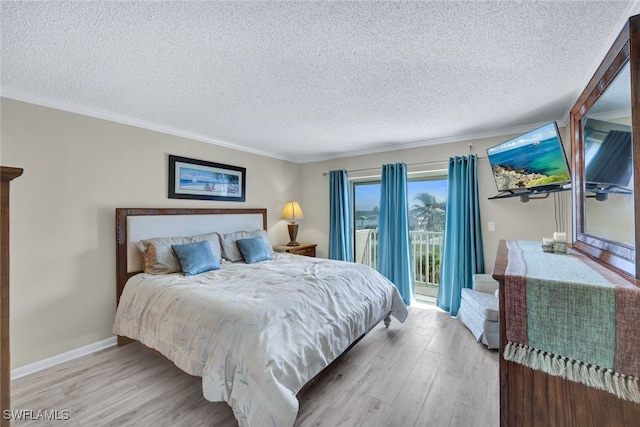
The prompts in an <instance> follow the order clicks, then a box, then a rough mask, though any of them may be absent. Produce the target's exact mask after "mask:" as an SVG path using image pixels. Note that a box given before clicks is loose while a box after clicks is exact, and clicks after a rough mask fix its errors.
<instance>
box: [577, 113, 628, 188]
mask: <svg viewBox="0 0 640 427" xmlns="http://www.w3.org/2000/svg"><path fill="white" fill-rule="evenodd" d="M584 136H585V137H584V162H585V183H586V186H587V189H589V188H599V189H608V188H610V187H622V188H624V187H627V186H628V185H629V183H630V181H631V176H632V174H633V146H632V142H631V126H627V125H623V124H619V123H612V122H606V121H603V120H595V119H592V118H589V119H587V120H586V121H585V125H584Z"/></svg>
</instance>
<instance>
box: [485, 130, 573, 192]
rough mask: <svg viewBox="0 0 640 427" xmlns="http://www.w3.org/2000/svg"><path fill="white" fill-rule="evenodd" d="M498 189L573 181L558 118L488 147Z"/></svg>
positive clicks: (522, 187) (517, 188) (510, 189)
mask: <svg viewBox="0 0 640 427" xmlns="http://www.w3.org/2000/svg"><path fill="white" fill-rule="evenodd" d="M487 156H488V158H489V163H491V169H492V170H493V177H494V178H495V180H496V186H497V187H498V191H512V190H519V189H527V188H528V189H531V188H536V187H543V186H553V187H556V186H559V185H563V184H566V183H568V182H570V179H569V165H568V163H567V157H566V156H565V154H564V149H563V148H562V141H561V140H560V133H559V132H558V127H557V126H556V124H555V122H552V123H549V124H548V125H545V126H542V127H540V128H538V129H534V130H532V131H531V132H527V133H525V134H523V135H520V136H518V137H516V138H513V139H510V140H508V141H505V142H503V143H502V144H498V145H496V146H495V147H491V148H489V149H488V150H487Z"/></svg>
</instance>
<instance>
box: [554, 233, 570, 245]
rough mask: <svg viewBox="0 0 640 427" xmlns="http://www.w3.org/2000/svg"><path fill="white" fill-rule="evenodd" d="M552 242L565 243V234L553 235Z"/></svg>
mask: <svg viewBox="0 0 640 427" xmlns="http://www.w3.org/2000/svg"><path fill="white" fill-rule="evenodd" d="M553 240H555V241H556V242H566V241H567V233H565V232H562V233H560V232H557V231H556V232H555V233H553Z"/></svg>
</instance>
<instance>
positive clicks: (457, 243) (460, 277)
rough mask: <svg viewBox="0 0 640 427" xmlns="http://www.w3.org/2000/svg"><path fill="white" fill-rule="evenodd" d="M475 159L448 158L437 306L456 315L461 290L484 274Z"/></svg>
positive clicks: (476, 160)
mask: <svg viewBox="0 0 640 427" xmlns="http://www.w3.org/2000/svg"><path fill="white" fill-rule="evenodd" d="M477 176H478V156H477V155H475V154H473V155H470V156H468V157H457V156H456V157H451V158H450V159H449V183H448V191H447V213H446V222H445V226H444V242H443V248H442V263H441V264H442V267H441V270H440V290H439V292H438V300H437V302H436V304H437V306H438V307H440V308H441V309H443V310H444V311H448V312H449V313H450V314H451V315H452V316H455V315H457V314H458V309H459V308H460V296H461V294H462V289H463V288H471V286H472V279H473V275H474V274H475V273H484V253H483V250H482V227H481V223H480V206H479V203H478V178H477Z"/></svg>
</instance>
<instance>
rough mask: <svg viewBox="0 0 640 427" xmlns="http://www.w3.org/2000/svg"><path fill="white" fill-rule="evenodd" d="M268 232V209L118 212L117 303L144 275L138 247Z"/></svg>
mask: <svg viewBox="0 0 640 427" xmlns="http://www.w3.org/2000/svg"><path fill="white" fill-rule="evenodd" d="M258 229H263V230H266V229H267V210H266V209H262V208H260V209H156V208H117V209H116V302H117V303H119V302H120V295H122V290H123V289H124V285H125V284H126V283H127V280H129V278H130V277H131V276H133V275H134V274H137V273H140V272H141V271H142V257H141V255H140V252H139V251H138V249H137V248H136V246H135V245H136V243H137V242H139V241H140V240H142V239H149V238H153V237H174V236H192V235H196V234H204V233H211V232H213V231H216V232H218V233H232V232H234V231H243V230H246V231H253V230H258Z"/></svg>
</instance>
